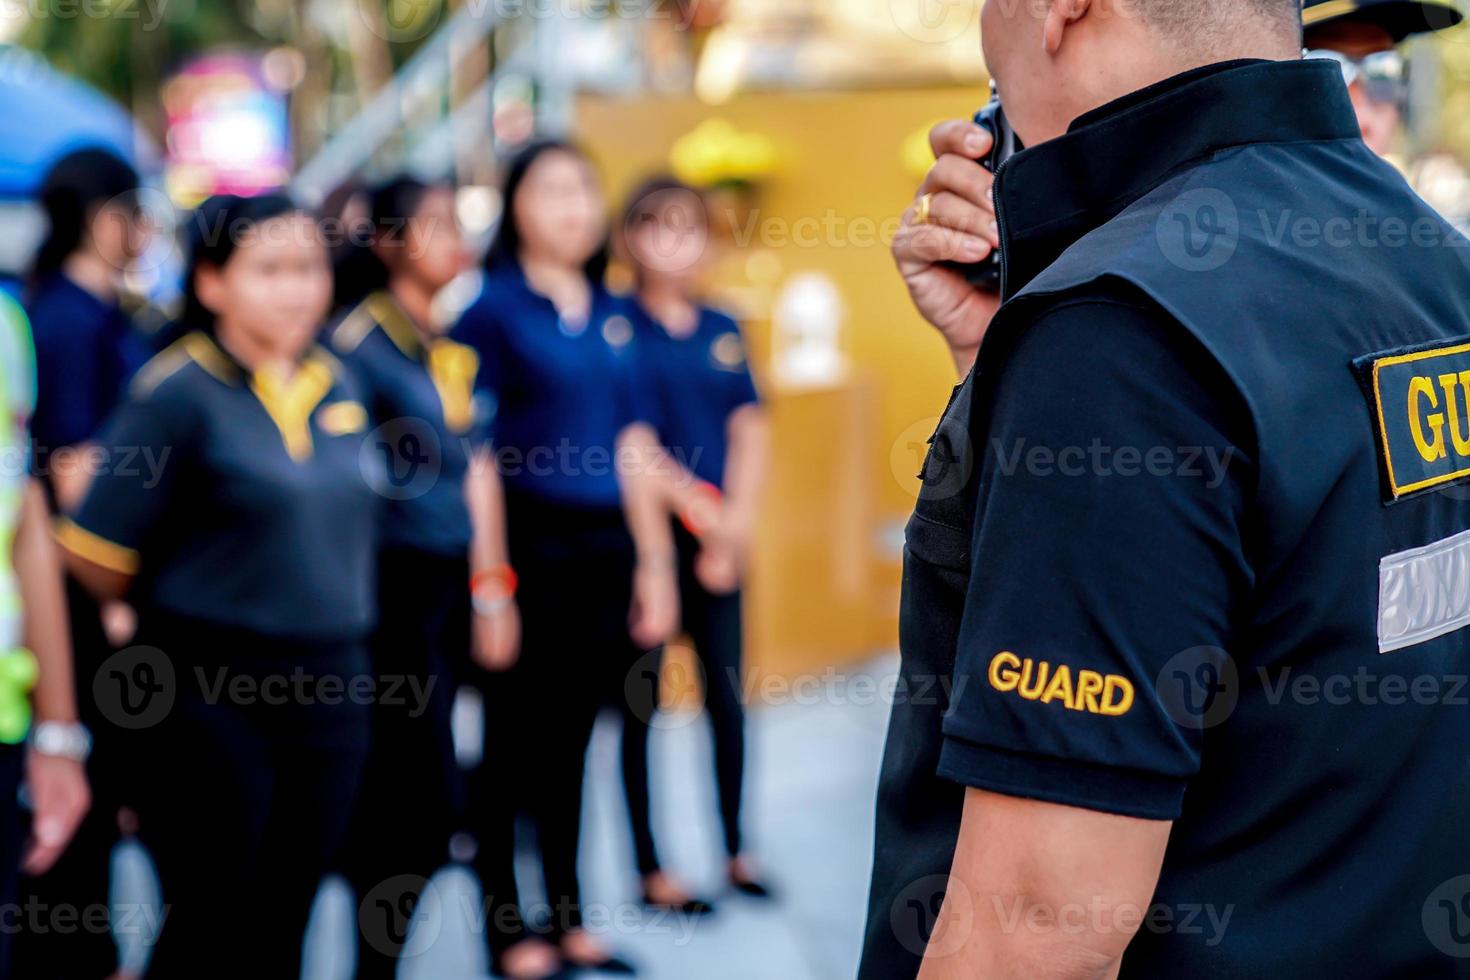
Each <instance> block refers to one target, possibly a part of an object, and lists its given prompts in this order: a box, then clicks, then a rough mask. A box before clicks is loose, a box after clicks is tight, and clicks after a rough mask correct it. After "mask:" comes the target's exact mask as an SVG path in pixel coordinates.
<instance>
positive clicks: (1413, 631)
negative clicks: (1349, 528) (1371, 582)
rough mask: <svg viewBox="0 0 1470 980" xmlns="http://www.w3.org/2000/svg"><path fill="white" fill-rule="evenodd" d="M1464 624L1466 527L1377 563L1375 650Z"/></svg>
mask: <svg viewBox="0 0 1470 980" xmlns="http://www.w3.org/2000/svg"><path fill="white" fill-rule="evenodd" d="M1467 625H1470V531H1461V532H1460V533H1459V534H1456V535H1455V536H1454V537H1449V538H1445V539H1444V540H1443V541H1436V542H1435V543H1434V544H1429V545H1425V546H1424V547H1422V548H1414V549H1412V550H1410V551H1401V552H1399V553H1398V554H1396V555H1389V556H1387V557H1386V558H1383V559H1381V560H1380V561H1379V563H1378V652H1379V653H1390V652H1392V651H1394V650H1402V649H1403V648H1404V647H1411V646H1413V645H1414V644H1416V643H1424V642H1426V641H1428V640H1432V639H1434V638H1435V637H1437V636H1444V635H1445V634H1446V633H1453V632H1454V631H1455V630H1457V629H1459V628H1460V627H1462V626H1467Z"/></svg>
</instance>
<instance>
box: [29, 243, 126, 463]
mask: <svg viewBox="0 0 1470 980" xmlns="http://www.w3.org/2000/svg"><path fill="white" fill-rule="evenodd" d="M26 313H27V315H28V316H30V318H31V325H32V330H33V331H34V333H35V336H36V380H37V392H36V415H35V419H34V422H33V424H32V436H33V438H34V439H35V444H36V450H37V454H38V457H39V461H40V463H41V464H42V467H43V468H44V457H45V454H46V453H48V452H49V451H51V450H54V449H59V448H61V447H63V446H75V445H77V444H79V443H83V442H86V441H88V440H89V439H91V438H93V437H94V436H95V435H97V432H98V430H99V429H101V427H102V423H103V422H104V421H106V419H107V416H108V415H109V414H110V413H111V412H112V410H113V409H114V408H115V407H117V404H118V401H119V400H121V398H122V397H123V394H124V392H125V390H126V388H127V383H128V379H129V378H131V377H132V376H133V373H134V372H135V371H137V369H138V368H139V367H141V366H142V365H143V363H144V362H145V361H147V360H148V354H149V352H148V348H147V346H146V344H145V343H144V342H143V339H142V338H141V337H140V336H139V335H138V334H137V332H136V331H135V330H134V328H133V324H132V321H131V320H130V319H129V317H128V315H127V314H126V313H124V312H123V310H122V307H120V306H118V305H117V304H116V303H108V302H105V301H103V300H101V299H98V298H97V297H96V296H94V295H92V294H91V293H89V292H87V290H85V289H83V288H82V287H81V286H78V285H77V284H76V283H74V282H72V281H71V280H70V279H69V278H67V277H66V275H64V274H63V273H59V272H58V273H56V274H54V275H52V276H50V277H48V278H47V279H46V280H45V281H44V282H42V283H40V284H39V285H38V286H37V287H36V289H35V291H34V292H33V293H32V294H31V295H30V297H29V301H28V302H27V303H26Z"/></svg>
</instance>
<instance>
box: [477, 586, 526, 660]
mask: <svg viewBox="0 0 1470 980" xmlns="http://www.w3.org/2000/svg"><path fill="white" fill-rule="evenodd" d="M492 605H493V609H491V610H488V611H486V612H476V613H475V614H474V616H475V624H474V656H475V663H477V664H479V665H480V666H481V667H483V668H485V669H486V670H489V671H494V672H496V673H500V672H502V671H507V670H510V669H511V668H512V667H514V666H515V663H516V660H517V659H518V658H519V657H520V655H521V610H520V607H519V606H517V605H516V601H515V599H512V598H509V597H507V598H504V599H500V600H497V601H496V602H495V603H493V604H492Z"/></svg>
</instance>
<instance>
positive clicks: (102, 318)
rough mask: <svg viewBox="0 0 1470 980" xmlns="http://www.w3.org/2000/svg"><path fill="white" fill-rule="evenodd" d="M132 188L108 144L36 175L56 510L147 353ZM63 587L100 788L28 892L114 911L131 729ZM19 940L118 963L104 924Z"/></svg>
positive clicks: (37, 276)
mask: <svg viewBox="0 0 1470 980" xmlns="http://www.w3.org/2000/svg"><path fill="white" fill-rule="evenodd" d="M137 192H138V175H137V174H136V173H135V172H134V171H133V168H132V167H130V166H129V165H128V164H127V163H125V162H124V161H123V160H121V159H119V158H118V157H116V156H115V155H113V154H112V153H111V152H109V151H107V150H102V149H83V150H77V151H75V152H72V153H69V154H67V155H66V156H64V157H62V158H61V159H60V160H58V161H57V162H56V163H55V164H54V165H53V166H52V168H51V170H50V172H49V173H48V174H47V176H46V178H45V180H44V181H43V182H42V185H41V192H40V203H41V208H42V210H43V211H44V212H45V214H46V219H47V223H48V225H49V230H48V232H47V234H46V238H45V240H44V242H43V243H42V245H41V248H40V250H39V252H38V253H37V254H36V257H35V260H34V263H33V265H32V267H31V273H30V282H29V283H28V285H27V289H26V291H25V295H24V300H25V306H26V312H27V314H28V315H29V317H30V320H31V325H32V330H33V332H34V334H35V346H36V382H37V384H36V412H35V417H34V419H33V420H32V435H33V438H34V447H35V448H34V459H33V467H34V470H35V472H36V473H37V475H38V476H40V477H41V479H42V485H43V486H44V487H45V488H46V491H47V497H48V499H49V500H50V502H51V505H52V507H53V508H55V509H56V510H59V511H64V510H69V509H72V508H75V507H76V506H77V504H78V503H80V502H81V499H82V496H83V495H84V494H85V493H86V489H87V484H88V481H89V480H90V478H91V477H90V473H89V470H88V466H87V461H88V460H89V459H90V458H91V455H92V449H93V448H94V446H93V443H94V440H95V439H96V437H97V433H98V431H99V430H100V429H101V428H102V424H103V422H104V421H105V420H106V419H107V417H108V416H109V415H110V414H111V413H112V411H113V409H114V408H116V407H117V405H118V403H119V401H121V399H122V397H123V394H124V390H125V388H126V387H127V383H128V379H129V378H131V377H132V375H133V372H134V371H136V370H137V369H138V368H139V367H141V366H142V364H143V362H144V361H146V360H147V359H148V356H149V351H148V348H147V345H146V344H145V343H144V341H143V340H142V338H141V337H140V336H139V334H138V333H137V331H136V330H135V329H134V327H133V323H132V320H131V318H130V317H129V316H128V314H127V313H126V312H125V311H124V310H123V307H122V304H121V302H120V297H121V295H122V281H123V274H124V273H125V272H126V270H127V269H128V267H129V265H131V264H132V262H133V261H134V260H135V259H137V257H138V256H139V255H141V254H142V253H143V251H144V250H145V249H146V248H147V245H148V240H149V238H150V230H149V228H148V226H147V223H146V221H145V220H144V219H143V218H142V216H141V214H140V212H139V210H138V199H137ZM67 598H68V609H69V615H70V621H71V634H72V638H73V648H74V650H75V657H76V663H77V670H76V675H77V679H78V681H79V686H80V691H79V697H78V703H79V704H80V705H81V708H82V712H83V714H82V721H83V722H84V723H85V724H86V725H87V727H88V728H90V729H91V731H92V733H93V735H94V736H95V747H94V751H93V753H92V756H91V759H90V760H89V762H88V774H89V776H90V777H91V780H92V786H93V794H94V797H95V799H94V805H93V807H92V810H91V811H90V813H89V814H88V816H87V819H86V820H85V821H84V822H83V824H82V826H81V827H80V828H79V829H78V831H77V836H76V839H75V840H74V841H73V842H72V846H71V847H70V848H69V849H68V850H67V852H66V853H65V854H64V855H62V857H61V859H60V860H59V861H58V862H57V863H56V865H55V866H54V867H52V868H51V869H50V870H49V871H47V872H46V873H45V874H44V875H40V876H36V877H32V878H29V879H27V880H26V881H25V882H24V883H23V885H22V887H23V894H24V896H25V900H26V901H27V902H28V903H32V904H34V905H36V906H39V907H47V908H56V907H63V906H65V907H73V908H86V909H94V908H95V909H108V908H110V904H109V902H108V882H109V879H110V877H111V875H110V868H111V860H112V849H113V847H114V845H115V844H116V843H117V840H118V811H119V809H120V808H121V807H122V806H123V805H124V804H125V803H127V802H130V801H129V799H128V797H127V794H128V790H129V786H128V780H127V776H126V774H127V772H128V767H129V760H128V759H127V757H126V753H125V751H124V749H123V746H122V745H121V744H120V742H121V740H122V738H123V737H125V734H126V733H123V732H119V731H117V730H116V729H114V728H113V726H112V724H111V722H110V720H109V719H107V718H106V717H104V716H103V715H102V714H101V713H100V712H99V711H98V710H97V704H96V699H95V698H93V697H92V696H91V688H92V674H93V671H95V670H96V668H97V666H98V665H99V664H101V663H102V662H103V660H105V659H106V657H107V655H108V653H109V652H111V643H110V642H109V638H108V635H107V632H106V630H105V629H104V626H103V612H102V610H101V609H100V608H99V606H98V603H97V602H96V601H95V600H94V599H93V598H92V597H91V596H90V595H89V594H88V593H87V592H86V590H85V589H83V588H82V587H81V586H80V585H79V584H78V583H77V581H76V580H75V578H72V577H68V581H67ZM108 618H109V620H110V621H111V622H112V623H113V624H114V632H116V633H118V634H119V635H118V636H117V637H115V639H118V640H123V639H126V636H125V633H126V631H127V629H128V626H127V620H128V618H129V617H128V611H127V610H126V609H125V608H124V607H122V606H121V605H120V604H119V605H115V606H113V607H111V608H110V609H109V610H108ZM15 946H16V952H15V961H16V971H17V973H18V974H19V975H21V976H26V977H35V978H37V980H48V978H53V977H54V978H58V980H69V978H73V977H106V976H109V975H111V974H112V972H113V971H114V970H116V969H117V946H116V944H115V943H114V942H113V940H112V937H111V935H109V934H108V932H107V931H106V930H105V929H88V930H83V931H80V932H78V933H76V934H74V935H73V934H63V933H60V932H57V931H54V930H53V931H42V932H32V931H26V932H23V933H21V934H20V935H19V936H18V937H17V938H16V943H15Z"/></svg>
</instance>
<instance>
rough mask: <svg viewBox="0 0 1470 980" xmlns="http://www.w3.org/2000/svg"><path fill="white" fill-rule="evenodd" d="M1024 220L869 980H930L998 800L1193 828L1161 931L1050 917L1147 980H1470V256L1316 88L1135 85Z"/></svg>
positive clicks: (1136, 921) (1003, 195) (1259, 77)
mask: <svg viewBox="0 0 1470 980" xmlns="http://www.w3.org/2000/svg"><path fill="white" fill-rule="evenodd" d="M996 197H997V201H998V204H999V211H1000V223H1001V227H1002V237H1003V255H1004V259H1005V272H1004V277H1003V278H1004V279H1005V289H1006V302H1005V304H1004V305H1003V306H1002V309H1001V311H1000V313H999V314H998V315H997V317H996V319H995V321H994V322H993V323H992V325H991V326H990V329H989V331H988V333H987V336H986V339H985V342H984V345H983V346H982V348H981V351H980V354H979V357H978V359H977V361H976V366H975V369H974V371H973V372H972V373H971V375H970V377H969V378H967V379H966V381H965V382H964V383H963V384H962V385H961V386H959V387H958V388H957V389H956V391H955V394H954V396H953V398H952V400H951V404H950V406H949V408H948V410H947V411H946V413H945V415H944V420H943V421H942V422H941V424H940V426H939V429H938V430H937V431H936V433H935V436H934V440H933V444H932V449H931V452H930V454H929V457H928V459H927V460H926V463H925V466H924V485H923V489H922V492H921V494H920V498H919V501H918V503H917V506H916V508H915V513H914V516H913V518H912V520H911V521H910V524H909V527H908V535H907V554H906V561H905V584H904V596H903V611H902V612H903V626H902V646H903V665H902V669H901V673H900V685H899V688H898V692H897V697H896V700H895V704H894V708H893V717H892V722H891V727H890V732H889V740H888V746H887V752H886V756H885V760H884V770H883V777H882V784H881V788H880V793H879V805H878V814H877V822H878V826H877V844H876V849H875V871H874V879H873V891H872V896H871V902H870V908H869V920H868V933H867V943H866V949H865V952H864V958H863V965H862V972H861V976H862V977H863V978H864V980H890V978H895V977H904V976H913V975H914V974H915V973H916V972H917V971H918V969H919V965H920V962H921V960H922V957H923V955H924V951H925V948H926V944H927V942H928V940H929V935H930V929H931V928H932V925H933V922H934V918H935V915H936V913H937V912H938V910H939V909H940V907H941V902H942V901H943V899H944V897H945V895H946V893H947V892H948V891H949V890H950V889H949V882H948V880H947V875H948V872H949V869H950V866H951V863H952V860H953V855H954V846H955V841H956V839H957V836H958V833H959V825H960V814H961V808H962V804H963V799H964V793H965V788H966V787H976V788H982V789H987V790H991V791H994V792H998V793H1002V794H1005V795H1009V796H1016V797H1024V798H1029V799H1036V800H1043V801H1047V802H1052V803H1059V804H1064V805H1068V806H1074V807H1079V808H1084V809H1090V810H1096V811H1100V812H1106V813H1113V814H1122V815H1126V816H1133V817H1141V818H1148V819H1156V820H1169V821H1172V823H1173V826H1172V830H1171V834H1170V838H1169V844H1168V849H1167V852H1166V854H1165V857H1164V863H1163V867H1162V870H1161V873H1160V877H1159V882H1158V886H1157V888H1156V890H1155V893H1154V895H1153V896H1152V901H1151V904H1149V905H1148V906H1147V907H1144V908H1140V909H1133V910H1128V909H1110V908H1099V907H1097V906H1096V904H1095V903H1094V904H1093V905H1088V904H1086V902H1087V900H1086V898H1085V897H1083V898H1081V902H1082V903H1083V904H1082V905H1080V906H1079V907H1077V908H1072V909H1059V910H1051V911H1052V912H1054V913H1055V914H1056V915H1057V916H1058V917H1059V920H1060V924H1058V925H1056V926H1054V927H1055V928H1057V929H1058V930H1060V929H1061V928H1063V927H1064V926H1065V925H1066V924H1068V923H1070V924H1077V923H1079V922H1080V923H1081V924H1082V925H1084V926H1088V925H1092V926H1093V927H1095V928H1115V929H1131V928H1134V927H1137V933H1136V935H1135V937H1134V939H1133V940H1132V942H1131V943H1130V945H1129V947H1128V950H1127V952H1126V954H1125V956H1124V959H1123V964H1122V969H1121V972H1120V974H1119V975H1120V976H1121V977H1123V978H1136V977H1148V978H1152V977H1191V978H1204V977H1208V978H1237V977H1269V976H1303V977H1305V976H1332V977H1389V976H1392V977H1463V976H1470V843H1467V838H1466V836H1465V834H1464V824H1465V820H1466V816H1467V814H1470V748H1467V746H1470V683H1467V675H1470V661H1467V659H1466V654H1467V651H1470V631H1467V630H1466V628H1465V627H1466V626H1467V625H1470V589H1467V588H1466V577H1465V571H1464V569H1465V568H1466V567H1467V564H1470V507H1467V505H1466V503H1465V501H1466V500H1467V499H1470V496H1467V489H1466V487H1467V486H1470V244H1467V243H1466V242H1465V240H1464V239H1463V238H1462V237H1461V236H1459V235H1458V234H1457V233H1455V232H1454V230H1453V229H1451V228H1450V227H1449V226H1448V225H1447V224H1446V223H1445V222H1444V221H1443V219H1442V218H1440V217H1439V216H1438V215H1435V214H1434V213H1433V211H1432V210H1430V209H1429V208H1428V207H1427V206H1426V205H1425V204H1424V203H1423V202H1422V201H1421V200H1419V199H1418V198H1417V197H1415V196H1414V195H1413V194H1412V193H1411V192H1410V191H1409V190H1408V189H1407V188H1406V187H1405V185H1404V184H1403V181H1402V180H1401V178H1399V177H1398V176H1397V175H1396V174H1395V173H1394V172H1393V171H1392V170H1391V168H1389V167H1388V166H1387V165H1386V164H1384V163H1383V162H1382V161H1381V160H1378V159H1377V158H1376V157H1375V156H1374V155H1373V154H1372V153H1371V152H1370V151H1368V150H1367V148H1366V147H1364V146H1363V144H1362V141H1361V139H1360V137H1359V134H1358V130H1357V125H1356V119H1355V117H1354V115H1353V112H1352V108H1351V103H1350V101H1349V99H1348V95H1347V92H1346V91H1345V89H1344V87H1343V86H1342V83H1341V79H1340V76H1339V75H1338V74H1337V73H1336V72H1335V70H1334V69H1333V67H1332V66H1331V65H1325V64H1321V65H1319V64H1316V63H1311V62H1307V63H1303V62H1286V63H1265V62H1241V63H1230V64H1224V65H1217V66H1211V67H1209V68H1206V69H1202V70H1200V71H1196V72H1191V73H1188V74H1186V75H1183V76H1180V77H1178V78H1175V79H1171V80H1169V81H1166V82H1164V83H1161V84H1159V85H1157V86H1153V87H1151V88H1149V89H1146V90H1144V91H1143V92H1140V93H1135V94H1134V95H1132V96H1130V97H1128V98H1125V99H1123V100H1120V101H1119V102H1118V103H1116V104H1113V105H1109V106H1107V107H1104V108H1103V109H1101V110H1098V111H1097V112H1095V113H1091V114H1089V115H1088V116H1085V117H1083V118H1082V119H1080V120H1078V121H1077V122H1076V123H1074V124H1073V126H1072V128H1071V129H1070V130H1069V132H1068V133H1067V134H1066V135H1065V136H1063V137H1060V138H1058V139H1057V140H1053V141H1051V142H1049V143H1045V144H1040V145H1039V146H1037V147H1034V148H1032V149H1031V150H1028V151H1026V152H1025V153H1023V154H1020V155H1018V156H1016V157H1014V158H1013V159H1012V160H1011V161H1010V162H1009V163H1008V164H1007V165H1006V168H1005V169H1003V170H1002V171H1001V172H1000V173H999V174H998V176H997V180H996ZM1390 219H1391V220H1392V221H1396V222H1399V223H1401V224H1402V225H1403V228H1404V230H1403V231H1402V232H1399V233H1396V232H1395V231H1394V228H1395V227H1396V226H1394V225H1391V224H1390V223H1389V221H1390ZM1313 230H1315V234H1312V232H1313ZM1002 844H1003V842H1002ZM976 891H977V892H979V893H980V894H981V895H983V894H984V889H983V888H977V889H976ZM963 897H964V896H959V897H957V899H956V902H957V907H958V908H959V914H961V915H963V914H964V905H965V903H964V901H963ZM1011 899H1016V900H1018V901H1024V896H1011V897H1007V896H1001V897H1000V901H1001V903H1002V905H1004V908H1000V909H987V910H985V912H986V914H987V915H989V914H991V913H992V912H996V913H998V914H1001V915H1002V917H1003V918H1004V917H1005V916H1006V915H1010V914H1015V910H1016V909H1017V907H1018V906H1016V905H1015V904H1014V903H1012V902H1011ZM977 900H983V899H977ZM972 910H973V909H972ZM1024 911H1025V910H1024V907H1021V912H1020V914H1024ZM1054 921H1057V920H1054ZM1019 927H1021V928H1029V927H1031V925H1030V924H1028V923H1026V922H1023V923H1022V925H1021V926H1019ZM1040 927H1041V928H1046V925H1045V924H1044V923H1043V924H1042V925H1041V926H1040ZM1059 940H1060V941H1064V940H1065V934H1064V933H1059ZM940 952H943V951H940Z"/></svg>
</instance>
